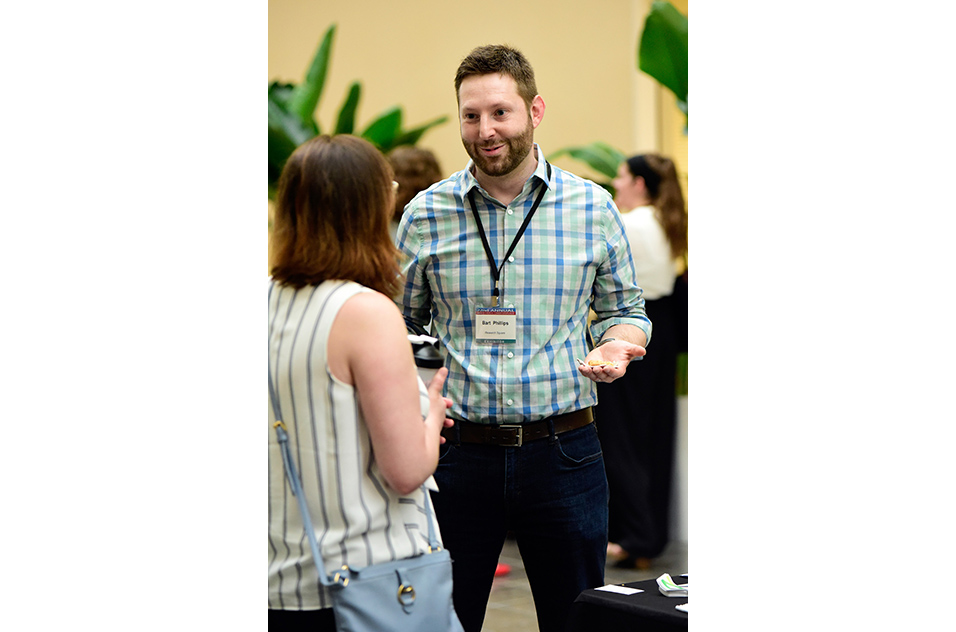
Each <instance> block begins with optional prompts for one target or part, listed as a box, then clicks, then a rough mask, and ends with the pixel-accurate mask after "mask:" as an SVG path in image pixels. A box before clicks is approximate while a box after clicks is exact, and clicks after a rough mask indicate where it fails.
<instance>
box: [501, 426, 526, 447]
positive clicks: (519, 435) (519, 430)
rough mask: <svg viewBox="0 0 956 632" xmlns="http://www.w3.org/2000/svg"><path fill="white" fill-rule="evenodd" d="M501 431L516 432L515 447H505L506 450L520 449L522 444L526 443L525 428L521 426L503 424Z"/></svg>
mask: <svg viewBox="0 0 956 632" xmlns="http://www.w3.org/2000/svg"><path fill="white" fill-rule="evenodd" d="M498 429H499V430H514V431H515V441H516V442H517V443H515V444H514V445H504V446H502V447H505V448H520V447H521V444H522V443H523V442H524V426H522V425H521V424H502V425H500V426H498Z"/></svg>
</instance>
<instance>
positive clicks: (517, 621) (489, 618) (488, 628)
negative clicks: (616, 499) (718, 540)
mask: <svg viewBox="0 0 956 632" xmlns="http://www.w3.org/2000/svg"><path fill="white" fill-rule="evenodd" d="M500 561H501V563H503V564H510V565H511V573H510V574H508V575H506V576H504V577H498V578H496V579H495V583H494V585H493V586H492V588H491V599H490V600H489V602H488V612H487V614H486V615H485V624H484V626H483V627H482V632H535V631H536V630H537V629H538V624H537V621H536V619H535V615H534V602H533V601H532V599H531V588H530V587H529V586H528V578H527V575H525V572H524V567H523V566H522V565H521V556H520V555H518V547H517V545H515V543H514V540H506V541H505V546H504V550H502V552H501V558H500ZM686 572H688V568H687V544H686V543H684V542H672V543H671V544H670V545H669V546H668V547H667V549H665V550H664V553H663V554H662V555H661V556H660V557H659V558H657V559H656V560H654V564H653V566H652V567H651V568H650V569H648V570H646V571H638V570H625V569H620V568H614V567H613V566H610V565H609V566H608V568H607V570H606V571H605V574H604V579H605V581H606V582H607V583H609V584H621V583H624V582H635V581H641V580H644V579H654V578H656V577H660V575H661V574H663V573H670V574H671V575H672V576H676V575H680V574H681V573H686Z"/></svg>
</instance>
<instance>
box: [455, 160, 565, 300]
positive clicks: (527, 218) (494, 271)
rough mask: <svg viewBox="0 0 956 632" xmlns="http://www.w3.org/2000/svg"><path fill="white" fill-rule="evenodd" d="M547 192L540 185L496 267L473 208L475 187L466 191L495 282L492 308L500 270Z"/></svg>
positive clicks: (546, 187) (544, 187)
mask: <svg viewBox="0 0 956 632" xmlns="http://www.w3.org/2000/svg"><path fill="white" fill-rule="evenodd" d="M544 164H546V165H547V166H548V180H549V181H550V180H551V163H549V162H547V161H545V163H544ZM547 190H548V184H547V182H544V183H542V184H541V191H539V192H538V197H537V198H535V201H534V204H532V205H531V210H530V211H528V214H527V215H526V216H525V218H524V222H522V223H521V228H519V229H518V234H517V235H515V238H514V241H512V242H511V247H510V248H508V252H507V253H505V256H504V257H503V258H502V259H501V265H498V264H497V262H495V256H494V254H492V252H491V246H489V245H488V237H487V236H486V235H485V227H484V225H483V224H482V223H481V218H480V217H479V216H478V209H477V208H476V207H475V199H474V197H473V196H472V194H474V192H475V187H472V188H471V190H470V191H468V201H469V202H470V203H471V213H472V215H474V216H475V222H477V223H478V234H479V235H481V245H482V246H484V247H485V254H486V255H488V264H489V265H490V266H491V278H492V279H494V280H495V290H494V293H493V294H492V301H493V302H492V304H491V306H492V307H498V296H499V294H500V292H499V291H498V280H499V279H500V278H501V270H502V269H503V268H504V267H505V261H507V260H508V257H510V256H511V253H512V252H514V250H515V246H517V245H518V241H520V240H521V236H522V235H524V231H525V229H526V228H528V223H529V222H530V221H531V217H532V216H533V215H534V212H535V211H537V210H538V205H539V204H541V199H542V198H543V197H544V194H545V193H546V192H547Z"/></svg>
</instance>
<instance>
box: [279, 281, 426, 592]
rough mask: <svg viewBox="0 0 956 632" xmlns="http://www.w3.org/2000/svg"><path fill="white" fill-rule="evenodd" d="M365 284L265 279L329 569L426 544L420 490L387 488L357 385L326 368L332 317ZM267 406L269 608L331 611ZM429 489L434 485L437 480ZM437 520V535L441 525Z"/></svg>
mask: <svg viewBox="0 0 956 632" xmlns="http://www.w3.org/2000/svg"><path fill="white" fill-rule="evenodd" d="M369 291H371V290H369V289H368V288H365V287H363V286H361V285H358V284H356V283H352V282H346V281H327V282H325V283H322V284H321V285H319V286H317V287H316V286H306V287H304V288H301V289H298V290H296V289H295V288H292V287H288V286H284V285H281V284H279V283H276V282H274V281H271V280H270V284H269V370H270V371H271V372H272V377H273V380H274V384H275V389H276V393H277V398H278V400H279V401H278V405H279V408H280V411H281V415H282V417H283V419H282V421H283V422H284V423H285V426H286V428H287V430H288V433H289V441H290V447H291V449H292V455H293V458H294V459H295V461H296V464H297V466H298V469H299V475H300V477H301V478H302V487H303V489H304V491H305V497H306V503H307V505H308V507H309V510H310V512H311V518H312V523H313V525H314V527H315V535H316V538H317V540H318V542H319V549H320V551H321V552H322V556H323V561H324V564H325V567H326V569H327V570H331V569H338V568H340V567H341V566H342V565H343V564H348V565H350V566H354V567H363V566H366V565H368V564H378V563H381V562H387V561H391V560H396V559H404V558H407V557H412V556H414V555H417V554H419V553H424V552H427V550H428V538H427V534H428V523H427V522H425V520H426V516H425V509H424V497H423V495H422V494H423V492H422V490H421V489H418V490H416V491H415V492H413V493H412V494H409V495H407V496H399V495H398V494H397V493H396V492H395V491H393V490H392V489H391V488H390V487H388V485H387V484H386V483H385V479H384V478H383V476H382V474H381V472H380V471H379V469H378V466H377V465H376V463H375V460H374V458H373V455H372V446H371V442H370V440H369V436H368V430H367V428H366V425H365V420H364V419H363V418H362V412H361V410H360V408H359V405H358V399H357V393H356V390H355V388H354V387H353V386H350V385H348V384H345V383H343V382H341V381H339V380H337V379H336V378H335V377H333V376H332V374H331V373H330V372H329V368H328V362H327V357H326V348H327V342H328V337H329V330H330V328H331V326H332V322H333V321H334V320H335V316H336V314H337V313H338V311H339V309H340V308H341V307H342V305H343V304H344V303H345V301H346V300H348V299H349V298H350V297H352V296H354V295H355V294H357V293H359V292H369ZM419 389H420V391H421V395H422V397H423V400H422V414H423V415H424V414H426V413H427V411H428V394H427V391H426V390H425V386H424V384H422V383H421V380H420V379H419ZM268 408H269V428H268V433H269V608H277V609H283V610H316V609H319V608H330V607H332V602H331V600H330V599H329V596H328V593H327V592H326V590H327V589H326V588H325V587H323V586H322V585H321V584H319V583H318V581H317V576H318V571H317V570H316V568H315V564H314V563H313V560H312V553H311V551H310V549H309V542H308V539H307V537H306V534H305V530H304V529H303V526H302V519H301V517H300V516H299V510H298V507H297V505H296V500H295V497H294V496H293V495H292V491H291V488H290V487H289V486H288V484H287V483H286V482H285V475H284V472H283V467H282V456H281V454H280V452H279V446H278V442H277V440H276V435H275V432H274V431H273V429H272V424H273V422H274V421H275V415H274V414H273V412H272V407H271V406H269V407H268ZM426 487H428V488H429V489H437V487H436V486H435V483H434V480H433V479H432V478H429V479H428V481H426ZM432 520H434V513H433V512H432ZM434 526H435V529H436V532H437V530H438V525H437V522H436V523H435V525H434ZM439 537H440V536H439Z"/></svg>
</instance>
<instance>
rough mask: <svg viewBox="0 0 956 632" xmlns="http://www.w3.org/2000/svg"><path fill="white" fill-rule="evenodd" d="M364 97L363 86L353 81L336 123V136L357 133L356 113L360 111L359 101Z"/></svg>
mask: <svg viewBox="0 0 956 632" xmlns="http://www.w3.org/2000/svg"><path fill="white" fill-rule="evenodd" d="M361 97H362V84H361V83H359V82H358V81H353V82H352V85H351V86H349V93H348V95H347V96H346V97H345V103H343V104H342V108H341V109H340V110H339V117H338V120H336V121H335V133H336V134H351V133H353V132H354V131H355V111H356V110H357V109H358V104H359V99H360V98H361Z"/></svg>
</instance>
